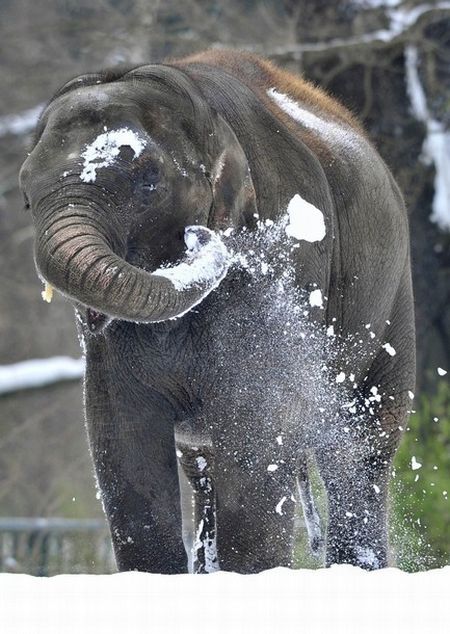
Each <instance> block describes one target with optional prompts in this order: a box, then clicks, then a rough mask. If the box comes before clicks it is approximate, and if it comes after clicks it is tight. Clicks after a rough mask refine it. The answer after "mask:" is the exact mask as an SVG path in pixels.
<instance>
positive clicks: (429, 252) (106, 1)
mask: <svg viewBox="0 0 450 634" xmlns="http://www.w3.org/2000/svg"><path fill="white" fill-rule="evenodd" d="M223 46H229V47H237V48H243V49H246V50H251V51H254V52H258V53H261V54H263V55H265V56H266V57H268V58H269V59H271V60H272V61H274V62H276V63H277V64H279V65H280V66H282V67H285V68H287V69H289V70H291V71H295V72H300V73H303V74H304V75H305V76H306V77H307V78H309V79H311V80H313V81H314V82H317V83H319V84H320V85H321V86H324V87H326V88H327V89H328V91H329V92H331V94H332V95H334V96H335V97H338V98H339V99H340V100H341V101H342V102H343V103H344V104H345V105H346V106H348V107H349V108H350V109H351V110H352V111H353V112H354V113H355V114H357V115H358V116H359V117H360V118H361V119H362V120H363V122H364V124H365V125H366V127H367V129H368V130H369V133H370V135H371V137H372V139H373V141H374V142H375V144H376V146H377V147H378V149H379V151H380V153H381V155H382V156H383V157H384V159H385V161H386V162H387V164H388V165H389V166H390V168H391V170H392V172H393V173H394V176H395V177H396V179H397V181H398V182H399V184H400V187H401V189H402V190H403V192H404V195H405V198H406V202H407V206H408V209H409V213H410V224H411V238H412V257H413V274H414V284H415V296H416V314H417V341H418V362H417V364H418V366H417V371H418V380H417V389H416V397H415V400H414V401H412V402H411V407H412V409H413V410H414V412H415V413H413V415H412V417H411V421H410V427H409V429H408V431H407V432H406V434H405V439H404V442H403V444H402V448H401V450H400V452H399V454H398V456H397V460H396V465H395V470H394V474H395V477H394V475H393V478H392V504H391V506H392V522H391V524H392V526H391V535H392V541H393V546H394V550H395V553H396V557H397V565H399V566H400V567H402V568H404V569H406V570H417V569H426V568H431V567H437V566H441V565H444V564H446V563H447V564H448V563H450V501H449V496H448V492H450V388H449V384H448V376H449V375H448V374H447V375H444V374H443V372H444V371H445V370H447V369H450V305H449V296H450V248H449V247H450V2H438V1H431V2H426V0H423V1H421V2H417V1H414V0H412V1H409V0H404V1H401V0H384V1H382V0H333V1H327V0H316V1H313V0H262V1H258V0H226V1H225V0H165V1H159V0H96V1H94V2H93V1H92V0H45V1H43V0H41V1H39V0H38V1H35V2H32V0H0V64H1V65H0V85H1V91H0V269H1V288H0V364H1V366H2V367H1V368H0V570H3V571H17V572H30V573H32V574H54V573H57V572H97V573H99V572H110V571H113V570H114V563H113V560H112V557H111V552H110V547H109V541H108V533H107V529H106V526H105V523H104V520H103V515H102V509H101V505H100V502H99V501H98V499H97V498H96V491H95V485H94V478H93V472H92V467H91V462H90V456H89V452H88V448H87V442H86V439H85V430H84V423H83V414H82V388H81V383H80V380H79V376H80V373H81V363H80V362H79V361H71V360H77V359H79V358H80V348H79V345H78V341H77V338H76V333H75V326H74V317H73V311H72V309H71V307H70V305H68V304H67V303H65V302H64V301H63V300H62V299H61V298H60V297H59V296H58V295H56V297H55V298H54V301H53V302H52V304H51V305H50V306H49V305H48V304H45V303H44V302H43V301H42V299H41V295H40V293H41V290H42V287H41V285H40V283H39V281H38V279H37V277H36V273H35V270H34V264H33V256H32V243H33V230H32V227H31V222H30V216H29V214H28V213H26V212H25V211H24V210H23V200H22V197H21V194H20V192H19V189H18V185H17V176H18V171H19V167H20V165H21V163H22V161H23V160H24V158H25V156H26V152H27V148H28V146H29V143H30V138H31V133H32V130H33V126H34V124H35V122H36V119H37V116H38V113H39V111H40V109H41V108H42V107H43V105H44V104H45V102H46V100H47V99H49V97H50V96H51V94H52V93H53V92H54V91H55V90H56V89H57V88H58V86H60V85H61V84H62V83H64V82H65V81H66V80H67V79H69V78H70V77H72V76H75V75H78V74H80V73H83V72H86V71H93V70H97V69H100V68H105V67H107V66H110V65H114V64H118V63H122V62H126V63H135V64H136V65H138V64H140V63H145V62H149V61H161V60H163V59H164V58H167V57H169V58H170V57H175V56H182V55H184V54H188V53H192V52H194V51H199V50H201V49H204V48H207V47H223ZM367 213H370V210H367ZM61 355H63V356H64V357H68V358H63V359H58V358H55V357H60V356H61ZM36 359H37V360H43V361H37V362H36V363H32V364H22V365H15V364H17V363H19V362H20V363H21V362H25V361H29V360H36ZM12 364H14V365H12ZM438 368H440V370H439V371H438ZM63 379H71V380H63ZM42 383H45V384H46V385H39V384H42ZM413 457H414V460H413V459H412V458H413ZM418 464H419V465H421V466H420V467H417V465H418ZM413 467H414V468H413ZM316 492H317V495H318V496H319V498H320V499H321V500H322V505H324V504H325V502H324V496H323V490H322V489H321V483H320V481H319V480H318V479H317V478H316ZM297 565H301V566H308V567H314V566H317V565H318V564H317V562H315V561H313V560H312V559H311V558H310V557H309V556H308V554H307V549H306V548H305V544H304V543H303V540H302V539H301V538H300V539H299V543H298V548H297Z"/></svg>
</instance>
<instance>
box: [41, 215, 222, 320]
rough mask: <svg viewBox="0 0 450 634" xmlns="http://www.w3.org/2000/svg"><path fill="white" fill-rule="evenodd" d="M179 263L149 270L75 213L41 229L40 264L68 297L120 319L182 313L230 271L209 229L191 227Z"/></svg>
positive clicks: (187, 232)
mask: <svg viewBox="0 0 450 634" xmlns="http://www.w3.org/2000/svg"><path fill="white" fill-rule="evenodd" d="M185 242H186V245H187V251H186V254H185V256H184V258H183V260H182V262H180V263H179V264H178V265H176V266H173V267H170V268H169V267H168V268H163V269H158V271H156V272H154V273H149V272H147V271H145V270H143V269H140V268H137V267H135V266H132V265H131V264H129V263H128V262H126V261H125V260H124V259H122V258H121V257H119V256H118V255H116V254H115V253H114V252H113V251H112V250H111V248H110V247H109V245H108V244H107V241H106V239H105V238H104V237H103V236H102V235H101V233H100V232H99V231H98V230H97V229H95V228H94V226H92V225H86V220H85V218H83V217H80V218H79V219H78V221H77V218H76V217H74V215H73V214H71V216H70V218H69V217H66V218H65V217H64V216H63V215H62V216H60V217H59V218H58V220H57V221H56V222H53V223H51V224H49V225H48V226H47V227H42V228H40V231H39V233H38V236H37V240H36V251H35V257H36V265H37V268H38V270H39V272H40V273H41V275H42V277H43V278H44V279H45V280H46V281H47V282H49V283H50V284H51V285H52V286H54V287H55V288H57V289H58V290H59V291H61V292H62V293H64V294H65V295H67V296H68V297H69V298H71V299H73V300H75V301H77V302H79V303H81V304H84V305H85V306H87V307H89V308H92V309H94V310H95V311H98V312H99V313H104V314H106V315H108V316H110V317H113V318H116V319H124V320H127V321H136V322H156V321H165V320H166V319H173V318H176V317H180V316H181V315H183V314H184V313H186V312H187V311H189V310H190V309H191V308H192V307H193V306H195V305H196V304H198V303H199V302H200V301H202V299H203V298H204V297H206V295H208V293H210V292H211V290H213V289H214V288H215V287H216V286H217V285H218V284H219V283H220V281H221V280H222V279H223V277H224V276H225V275H226V272H227V270H228V266H229V261H230V258H229V254H228V252H227V250H226V248H225V246H224V245H223V243H222V242H221V240H220V238H219V237H218V236H217V235H216V234H215V233H214V232H212V231H210V230H209V229H207V228H206V227H187V228H186V230H185Z"/></svg>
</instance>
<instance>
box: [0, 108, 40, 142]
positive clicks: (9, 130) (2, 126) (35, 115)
mask: <svg viewBox="0 0 450 634" xmlns="http://www.w3.org/2000/svg"><path fill="white" fill-rule="evenodd" d="M43 108H44V104H43V103H40V104H38V105H37V106H33V108H28V110H24V111H23V112H20V113H19V114H7V115H5V116H4V117H0V137H2V136H6V135H7V134H17V135H20V134H26V133H27V132H30V130H32V129H33V128H34V127H35V125H36V123H37V122H38V119H39V115H40V114H41V112H42V109H43Z"/></svg>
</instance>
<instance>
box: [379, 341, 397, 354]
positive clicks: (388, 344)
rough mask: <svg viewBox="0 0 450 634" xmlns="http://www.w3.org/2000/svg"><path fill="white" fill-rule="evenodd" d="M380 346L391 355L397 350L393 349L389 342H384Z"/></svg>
mask: <svg viewBox="0 0 450 634" xmlns="http://www.w3.org/2000/svg"><path fill="white" fill-rule="evenodd" d="M381 347H382V348H383V350H386V352H387V353H388V354H389V355H390V356H391V357H395V355H396V354H397V352H396V351H395V348H393V347H392V346H391V344H390V343H384V344H383V345H382V346H381Z"/></svg>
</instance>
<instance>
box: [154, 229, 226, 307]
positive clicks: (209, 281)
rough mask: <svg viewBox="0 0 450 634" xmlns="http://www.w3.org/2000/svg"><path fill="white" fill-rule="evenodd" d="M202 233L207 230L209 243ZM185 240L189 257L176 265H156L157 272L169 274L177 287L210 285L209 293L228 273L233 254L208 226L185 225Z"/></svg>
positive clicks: (182, 288)
mask: <svg viewBox="0 0 450 634" xmlns="http://www.w3.org/2000/svg"><path fill="white" fill-rule="evenodd" d="M202 233H203V235H205V234H207V237H208V240H207V242H206V244H202V235H201V234H202ZM184 241H185V243H186V246H187V258H186V260H185V261H183V262H180V263H179V264H176V265H175V266H168V267H165V268H160V269H157V270H156V271H154V274H155V275H161V276H162V277H167V278H168V279H169V280H170V281H171V282H172V284H173V285H174V287H175V288H176V289H177V290H178V291H182V290H185V289H187V288H190V287H191V286H201V285H208V286H209V288H208V292H207V294H209V292H210V291H211V290H212V289H213V288H216V286H218V285H219V284H220V282H221V281H222V279H223V278H224V277H225V275H226V273H227V271H228V267H229V265H230V263H231V256H230V254H229V253H228V250H227V248H226V247H225V245H224V244H223V242H222V240H221V239H220V237H219V235H218V234H216V233H215V232H214V231H211V229H207V228H206V227H201V226H191V227H186V229H185V233H184ZM205 297H206V295H205Z"/></svg>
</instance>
